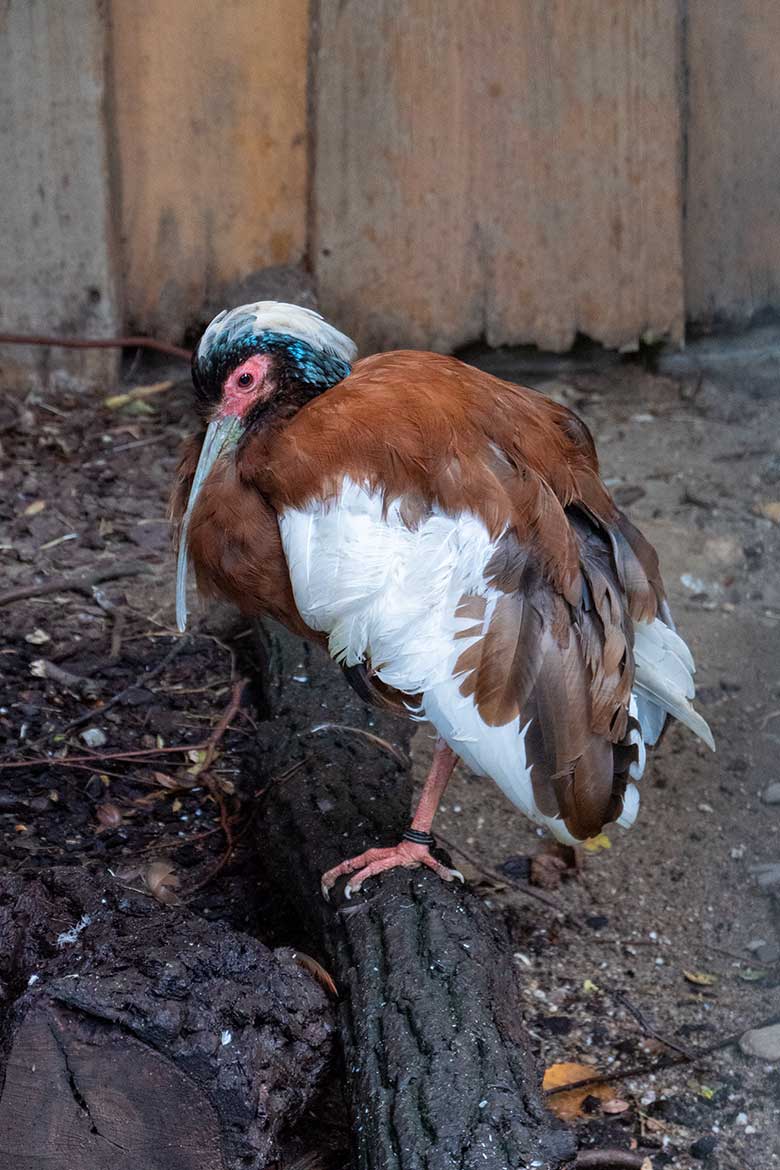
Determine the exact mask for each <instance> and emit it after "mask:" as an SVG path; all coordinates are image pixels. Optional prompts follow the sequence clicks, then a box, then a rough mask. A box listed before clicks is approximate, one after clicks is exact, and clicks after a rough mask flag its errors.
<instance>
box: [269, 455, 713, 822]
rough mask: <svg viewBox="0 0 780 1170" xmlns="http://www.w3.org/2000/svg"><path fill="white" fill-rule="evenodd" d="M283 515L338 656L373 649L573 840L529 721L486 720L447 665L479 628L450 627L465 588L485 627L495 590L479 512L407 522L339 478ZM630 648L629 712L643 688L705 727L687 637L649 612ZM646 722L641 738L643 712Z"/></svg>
mask: <svg viewBox="0 0 780 1170" xmlns="http://www.w3.org/2000/svg"><path fill="white" fill-rule="evenodd" d="M279 527H280V531H281V536H282V543H283V546H284V551H285V555H286V558H287V563H288V566H289V569H290V578H291V581H292V587H293V593H294V595H295V601H296V604H297V606H298V609H299V611H300V613H301V615H302V617H303V618H304V620H305V621H306V622H307V623H308V624H309V625H310V626H311V627H312V628H313V629H316V630H322V631H323V632H325V633H326V634H327V635H328V645H329V649H330V652H331V654H332V655H333V657H334V658H336V659H337V660H338V661H340V662H343V663H344V664H345V665H348V666H350V665H355V664H356V663H359V662H363V661H366V660H370V662H371V665H372V668H373V670H374V671H375V672H376V674H377V675H378V676H379V678H380V679H381V680H382V681H383V682H384V683H386V684H387V685H388V686H391V687H394V688H396V689H397V690H399V691H401V692H404V693H406V694H409V695H413V694H422V702H421V707H420V710H419V712H418V714H419V715H420V717H424V718H427V719H429V720H430V721H431V723H433V724H434V726H435V727H436V730H437V731H438V733H439V734H440V735H441V736H442V737H443V738H444V739H445V740H446V741H447V743H448V744H449V745H450V747H452V749H453V750H454V751H455V752H457V753H458V755H459V756H461V758H462V759H463V760H464V762H465V763H466V764H467V765H468V766H469V767H471V768H472V769H473V770H474V771H475V772H477V773H478V774H481V775H487V776H490V777H491V778H492V779H493V780H494V781H495V782H496V783H497V784H498V785H499V787H500V788H501V789H503V791H504V792H505V793H506V795H507V796H508V797H509V799H510V800H512V801H513V802H514V803H515V804H516V805H517V806H518V807H519V808H521V809H522V810H523V812H525V813H526V815H528V816H529V817H530V818H531V819H532V820H534V821H536V822H537V823H539V824H542V825H546V826H547V827H548V828H549V829H550V830H551V831H552V832H553V833H554V835H555V836H556V837H558V838H559V839H560V840H563V841H566V842H569V843H571V842H573V841H574V838H573V837H572V836H571V835H570V834H569V833H568V831H567V830H566V827H565V826H564V824H563V822H562V821H561V820H558V819H555V818H552V817H547V816H544V815H543V814H542V813H540V812H539V810H538V809H537V807H536V804H535V802H534V799H533V788H532V784H531V776H530V769H529V768H528V766H527V764H526V761H525V751H524V740H525V731H526V729H525V728H521V727H520V721H519V719H515V720H513V721H512V722H511V723H509V724H506V725H505V726H503V727H490V726H488V725H487V724H486V723H485V722H484V720H483V719H482V718H481V716H480V714H479V711H478V710H477V708H476V705H475V703H474V701H473V699H472V698H471V697H464V696H463V695H461V693H460V681H461V678H460V676H457V677H454V675H453V672H454V670H455V664H456V662H457V659H458V658H459V656H460V655H461V654H462V653H463V651H464V650H466V649H467V648H468V647H469V646H470V645H472V644H473V643H474V642H475V641H477V640H479V637H480V636H481V634H478V635H476V636H475V637H473V638H459V639H456V638H455V634H456V633H457V632H458V631H462V630H464V629H467V628H470V627H472V626H473V625H474V624H475V623H474V619H473V618H463V617H457V616H456V610H457V606H458V602H459V601H460V598H461V597H462V596H463V595H464V594H468V595H472V596H480V597H483V598H485V600H486V603H487V604H486V613H485V617H484V619H483V623H482V631H483V632H484V631H486V630H487V626H488V625H489V622H490V617H491V614H492V612H493V608H494V606H495V603H496V601H497V599H498V596H499V594H498V591H497V590H495V589H491V588H490V587H489V586H488V585H487V583H486V581H485V572H484V571H485V566H486V565H487V564H488V562H489V560H490V558H491V557H492V556H493V553H494V552H495V548H496V542H494V541H492V540H491V539H490V535H489V533H488V532H487V530H486V528H485V526H484V524H483V523H482V521H481V520H480V519H479V518H478V517H476V516H474V515H473V514H472V513H469V512H462V513H460V514H459V515H456V516H452V515H448V514H446V513H444V512H442V511H439V510H437V509H436V508H434V509H433V514H432V515H431V516H429V517H428V518H427V519H426V520H424V521H423V522H422V523H421V524H420V525H419V526H418V527H417V528H416V529H414V530H410V529H409V528H408V527H407V526H406V525H405V524H404V522H403V520H402V519H401V516H400V512H399V506H398V504H397V503H392V504H390V506H389V507H388V508H387V510H386V512H385V511H384V510H383V502H382V498H381V494H380V493H377V492H371V491H370V490H368V488H367V487H365V486H363V485H361V484H357V483H355V482H353V481H352V480H351V479H349V478H345V479H344V481H343V484H342V488H341V492H340V493H339V495H338V497H337V498H334V499H331V500H329V501H327V502H325V503H323V502H321V501H314V502H312V503H311V504H309V505H308V506H306V507H304V508H300V509H298V508H290V509H287V510H286V511H284V512H283V513H282V514H281V515H280V517H279ZM656 626H661V631H660V632H659V631H658V630H656V629H655V627H656ZM636 653H637V681H638V683H639V680H640V675H641V680H642V681H641V684H640V685H638V686H637V696H636V697H634V698H633V699H632V707H631V711H632V714H634V715H635V716H638V714H639V713H640V707H639V706H638V704H637V698H639V701H640V703H644V702H651V703H652V705H653V707H654V708H655V709H656V710H657V709H658V708H662V709H663V711H670V712H671V713H672V714H675V715H677V717H678V718H680V717H681V716H680V715H679V714H678V710H682V711H683V712H684V714H685V718H684V719H683V721H684V722H687V723H688V725H689V726H691V727H693V729H694V730H696V731H697V733H698V734H702V732H701V730H700V729H699V724H701V725H703V727H704V728H705V729H706V735H709V729H708V728H707V725H706V723H704V720H703V719H701V716H699V715H698V714H697V713H696V712H695V711H694V710H693V707H692V706H691V705H690V703H689V702H688V699H689V698H690V696H691V695H692V693H693V689H692V686H693V684H692V673H691V672H692V669H693V662H692V659H691V656H690V652H689V650H688V648H687V646H685V643H684V642H682V640H681V639H680V638H679V637H678V636H677V635H676V634H674V633H673V632H672V631H671V630H668V629H667V627H664V626H662V624H661V623H660V622H655V623H653V624H652V625H651V626H647V627H644V626H642V627H638V629H637V641H636ZM640 664H641V665H640ZM689 692H690V693H689ZM691 713H692V715H691ZM697 721H698V722H697ZM694 724H695V726H694ZM642 728H643V735H644V738H645V739H648V736H647V735H646V734H644V721H642ZM633 734H634V738H635V740H636V742H637V748H638V753H639V760H638V762H637V763H636V764H632V765H631V769H630V774H631V777H632V779H635V780H636V779H639V777H640V776H641V774H642V770H643V768H644V763H645V752H644V744H643V743H642V738H643V737H642V736H639V734H638V733H637V732H634V733H633ZM702 737H703V738H706V736H705V735H703V736H702ZM710 740H711V737H710ZM708 742H710V741H709V740H708ZM638 805H639V794H638V792H637V790H636V788H635V786H634V785H633V784H629V786H628V788H627V791H626V797H625V803H624V809H623V813H622V815H621V817H620V819H619V822H618V823H619V824H622V825H624V826H626V827H628V826H629V825H630V824H631V823H632V822H633V820H634V818H635V816H636V812H637V808H638Z"/></svg>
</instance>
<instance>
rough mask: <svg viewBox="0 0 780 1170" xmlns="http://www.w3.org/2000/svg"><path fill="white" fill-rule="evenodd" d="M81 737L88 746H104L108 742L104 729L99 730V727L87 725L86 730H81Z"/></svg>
mask: <svg viewBox="0 0 780 1170" xmlns="http://www.w3.org/2000/svg"><path fill="white" fill-rule="evenodd" d="M81 738H82V740H83V741H84V743H85V744H86V745H87V747H90V748H99V747H105V745H106V744H107V743H108V739H107V737H106V733H105V731H101V730H100V728H99V727H88V728H87V729H86V731H82V733H81Z"/></svg>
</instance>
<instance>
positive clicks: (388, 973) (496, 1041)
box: [250, 631, 574, 1170]
mask: <svg viewBox="0 0 780 1170" xmlns="http://www.w3.org/2000/svg"><path fill="white" fill-rule="evenodd" d="M272 646H273V653H272V655H271V660H272V662H273V664H274V666H273V677H272V680H271V684H270V686H269V694H271V695H272V696H274V697H275V707H276V717H275V719H274V720H272V721H271V722H270V723H269V724H266V725H264V727H263V728H261V733H260V742H259V747H260V751H258V752H257V753H256V757H255V759H254V761H250V766H252V767H254V768H256V769H257V770H258V772H259V773H260V786H261V787H263V786H265V790H266V796H265V798H264V801H263V803H262V805H261V808H260V811H259V813H258V817H257V824H258V829H259V833H258V842H259V846H260V850H261V852H262V854H263V857H264V861H265V864H266V867H267V870H268V873H269V875H270V880H272V881H273V882H274V883H275V885H276V888H277V889H278V890H279V891H280V893H283V894H284V896H285V897H286V899H287V900H288V902H289V904H290V905H291V906H292V907H293V908H294V911H295V914H296V916H297V918H298V921H299V924H300V925H299V929H300V931H301V933H302V935H303V936H304V937H305V938H306V939H307V944H306V945H307V949H308V948H310V947H318V948H319V953H320V956H321V958H322V959H323V962H325V963H326V964H327V965H328V966H329V967H330V970H331V971H332V972H333V974H334V976H335V979H336V982H337V984H338V987H339V989H340V993H341V1002H340V1015H339V1029H340V1035H341V1040H342V1045H343V1052H344V1062H345V1068H346V1073H347V1079H348V1084H349V1091H350V1099H351V1122H352V1131H353V1139H354V1148H355V1160H356V1166H357V1167H358V1168H359V1170H421V1168H422V1167H425V1168H426V1170H477V1168H479V1170H510V1168H511V1170H515V1168H516V1167H520V1166H527V1165H534V1166H545V1167H557V1166H560V1165H563V1164H564V1163H566V1162H567V1161H568V1160H569V1159H571V1157H572V1156H573V1152H574V1141H573V1138H572V1136H571V1135H570V1134H569V1133H568V1132H567V1131H566V1130H564V1129H562V1128H561V1126H560V1125H559V1123H558V1122H556V1121H555V1120H554V1119H553V1118H552V1116H551V1115H550V1114H549V1113H547V1112H546V1111H545V1109H544V1107H543V1105H542V1101H541V1095H540V1091H539V1080H540V1078H539V1073H538V1070H537V1068H536V1065H535V1061H534V1058H533V1054H532V1045H531V1042H530V1039H529V1037H528V1035H527V1034H526V1032H525V1031H524V1027H523V1018H522V1016H523V1004H522V1001H521V997H520V994H519V989H518V984H517V972H516V969H515V967H514V964H513V963H512V958H511V953H512V948H511V944H510V942H509V939H508V937H507V935H506V934H505V933H504V931H503V930H502V929H500V928H499V927H498V926H497V925H496V923H495V922H494V921H493V920H492V919H491V918H490V917H489V916H488V914H487V913H486V911H485V909H484V907H483V906H482V904H481V902H480V901H479V900H478V899H477V898H476V897H474V896H473V895H472V894H470V893H469V891H468V890H467V889H463V888H461V887H460V886H459V885H458V884H457V883H455V884H454V885H446V884H445V883H443V882H442V881H440V880H439V879H438V878H437V877H435V876H434V875H433V874H431V873H430V872H429V871H421V870H414V871H395V872H393V873H391V874H386V875H383V876H382V877H380V878H377V879H374V880H372V881H370V882H367V883H366V886H365V890H364V892H361V893H360V894H359V895H355V896H354V898H353V899H352V900H351V901H349V902H347V901H344V900H343V898H341V899H339V898H338V897H336V898H335V899H333V900H332V902H331V903H330V904H328V903H326V902H325V901H324V900H323V898H322V896H321V894H320V890H319V877H320V874H321V873H322V871H323V870H325V869H327V868H328V867H329V866H331V865H333V864H335V863H336V862H337V861H339V860H340V859H342V858H344V857H347V856H351V855H353V854H356V853H358V852H359V851H361V850H362V849H364V848H366V847H368V846H371V845H379V844H382V845H384V844H390V843H393V842H395V841H397V840H398V839H399V835H400V833H401V832H402V831H403V829H404V827H405V826H406V825H407V824H408V819H409V810H410V807H411V798H412V791H411V780H410V776H409V773H408V769H407V768H404V767H403V766H401V765H400V764H399V762H398V760H397V759H396V758H395V755H394V754H393V751H394V752H395V753H398V752H399V750H400V751H401V752H404V751H406V750H408V746H409V738H410V730H411V729H413V725H410V724H408V723H407V722H405V721H404V720H399V719H397V718H396V717H394V716H390V715H385V714H384V713H382V712H377V711H375V710H372V709H370V708H367V707H365V706H364V705H363V704H362V703H361V701H360V700H359V699H358V698H357V697H356V696H355V695H354V694H353V693H352V692H351V690H350V689H349V688H348V687H347V685H346V683H345V682H344V680H343V678H342V677H341V676H340V673H339V671H338V669H337V668H336V667H334V666H333V665H332V664H331V663H330V662H329V661H328V660H327V659H326V657H325V655H324V654H323V653H322V652H321V651H320V650H319V649H316V648H314V649H312V648H310V647H306V646H302V645H301V644H300V643H298V642H295V641H294V640H292V639H290V638H288V637H287V636H286V635H285V634H283V633H280V632H276V631H274V633H273V634H272ZM329 724H330V725H331V726H330V727H328V726H327V725H329ZM334 724H335V725H341V727H342V728H343V727H345V726H348V727H351V728H352V729H353V730H343V729H341V730H340V729H339V728H338V727H333V726H332V725H334ZM318 729H319V730H318ZM361 732H369V733H370V734H371V735H372V736H380V737H382V738H384V739H385V740H387V741H388V744H389V746H390V747H391V748H392V749H393V751H390V750H387V749H386V748H382V747H381V745H378V744H377V743H376V741H373V740H369V739H367V738H366V737H365V736H364V735H363V734H361ZM296 764H297V765H299V767H298V768H297V770H294V769H295V766H296Z"/></svg>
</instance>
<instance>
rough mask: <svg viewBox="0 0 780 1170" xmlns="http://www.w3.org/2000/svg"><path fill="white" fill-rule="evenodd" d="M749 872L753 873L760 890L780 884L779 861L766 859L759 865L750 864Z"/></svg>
mask: <svg viewBox="0 0 780 1170" xmlns="http://www.w3.org/2000/svg"><path fill="white" fill-rule="evenodd" d="M750 872H751V873H752V874H754V875H755V878H756V881H757V882H758V884H759V886H760V887H761V889H762V890H771V889H773V887H774V886H780V861H767V862H762V863H761V864H760V865H751V867H750Z"/></svg>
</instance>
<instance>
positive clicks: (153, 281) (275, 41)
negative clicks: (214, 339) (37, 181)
mask: <svg viewBox="0 0 780 1170" xmlns="http://www.w3.org/2000/svg"><path fill="white" fill-rule="evenodd" d="M111 11H112V23H113V68H114V112H115V118H116V129H117V150H118V161H119V179H120V188H121V222H122V240H123V248H124V272H125V298H126V313H127V317H128V320H129V322H130V323H131V324H133V325H134V326H137V327H139V328H142V329H145V330H148V331H149V332H152V333H156V334H157V335H159V336H163V337H169V338H174V337H175V338H178V337H180V335H181V331H182V329H183V327H184V326H185V325H186V324H188V323H190V322H191V321H192V319H193V317H196V318H197V315H198V314H199V313H202V312H203V306H204V305H205V303H206V302H207V300H208V299H209V298H210V297H211V296H213V295H214V293H215V291H216V290H217V289H218V288H219V286H220V285H221V284H222V283H224V282H227V281H232V280H236V279H238V278H240V277H245V276H247V275H249V274H250V273H251V272H253V271H255V270H257V269H260V268H263V267H265V266H267V265H272V264H285V263H291V262H295V261H297V260H299V259H300V258H301V256H302V254H303V250H304V246H305V222H306V76H307V53H308V34H309V5H308V0H262V3H258V0H198V2H197V3H195V2H194V0H113V2H112V7H111Z"/></svg>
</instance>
